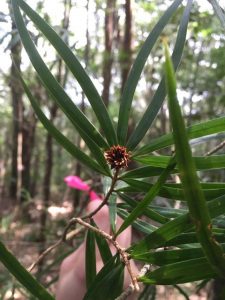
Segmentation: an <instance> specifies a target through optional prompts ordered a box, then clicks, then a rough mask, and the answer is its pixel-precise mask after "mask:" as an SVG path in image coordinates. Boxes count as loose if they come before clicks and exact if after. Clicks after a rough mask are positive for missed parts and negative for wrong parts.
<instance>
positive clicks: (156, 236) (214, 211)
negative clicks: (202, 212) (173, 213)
mask: <svg viewBox="0 0 225 300" xmlns="http://www.w3.org/2000/svg"><path fill="white" fill-rule="evenodd" d="M224 200H225V195H224V196H221V197H219V198H217V199H214V200H212V201H210V202H208V203H207V206H208V210H209V212H210V216H211V218H216V217H217V216H220V215H222V214H224V213H225V201H224ZM191 228H193V223H192V222H191V219H190V215H189V213H186V214H184V215H181V216H179V217H177V218H176V219H174V220H171V221H169V222H167V223H166V224H164V225H162V226H161V227H160V228H158V229H157V230H155V231H154V232H152V233H151V234H149V235H148V236H146V237H145V238H144V239H143V240H141V241H140V242H138V243H137V244H134V245H132V246H131V247H130V248H129V252H130V253H131V256H132V255H136V254H139V253H142V252H147V251H148V250H150V249H155V248H158V247H164V246H168V245H169V244H168V242H169V241H170V240H172V239H175V238H176V237H177V236H178V235H180V234H183V233H184V232H186V231H187V230H189V229H191ZM196 241H197V240H196V234H195V242H196ZM179 244H180V241H179ZM173 245H174V244H173ZM175 245H176V244H175Z"/></svg>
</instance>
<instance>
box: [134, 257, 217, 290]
mask: <svg viewBox="0 0 225 300" xmlns="http://www.w3.org/2000/svg"><path fill="white" fill-rule="evenodd" d="M215 277H217V276H216V272H215V271H214V270H213V269H212V268H211V265H210V264H209V263H208V262H207V260H206V259H205V258H196V259H190V260H188V261H183V262H179V263H175V264H170V265H166V266H163V267H161V268H159V269H156V270H155V271H153V272H150V273H148V274H146V275H145V276H143V277H141V278H139V280H140V281H141V282H143V283H145V284H162V285H163V284H165V285H171V284H178V283H185V282H192V281H197V280H202V279H210V278H215Z"/></svg>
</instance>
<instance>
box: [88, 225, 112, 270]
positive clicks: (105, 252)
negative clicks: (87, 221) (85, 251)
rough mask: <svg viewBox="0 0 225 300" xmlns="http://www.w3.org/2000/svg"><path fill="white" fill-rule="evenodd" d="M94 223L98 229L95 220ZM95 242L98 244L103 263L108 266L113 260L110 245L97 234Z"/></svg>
mask: <svg viewBox="0 0 225 300" xmlns="http://www.w3.org/2000/svg"><path fill="white" fill-rule="evenodd" d="M92 222H93V224H94V226H95V227H97V225H96V224H95V223H94V221H93V220H92ZM95 240H96V242H97V245H98V249H99V252H100V255H101V258H102V261H103V263H104V264H106V263H107V262H108V261H109V260H110V259H111V258H112V253H111V250H110V248H109V245H108V243H107V241H106V239H104V238H103V237H102V236H101V235H99V234H98V233H97V232H96V233H95Z"/></svg>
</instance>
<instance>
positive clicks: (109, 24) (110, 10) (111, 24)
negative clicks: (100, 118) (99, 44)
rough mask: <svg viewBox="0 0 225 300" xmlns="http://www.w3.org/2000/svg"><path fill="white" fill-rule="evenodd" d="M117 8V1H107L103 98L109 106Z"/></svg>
mask: <svg viewBox="0 0 225 300" xmlns="http://www.w3.org/2000/svg"><path fill="white" fill-rule="evenodd" d="M115 7H116V0H107V4H106V11H105V52H104V61H103V92H102V98H103V101H104V103H105V105H106V106H107V107H108V105H109V94H110V84H111V79H112V74H111V73H112V63H113V55H112V44H113V38H114V32H115Z"/></svg>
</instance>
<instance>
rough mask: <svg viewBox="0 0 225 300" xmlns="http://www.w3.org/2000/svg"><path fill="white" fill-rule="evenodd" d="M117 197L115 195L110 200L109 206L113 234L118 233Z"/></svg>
mask: <svg viewBox="0 0 225 300" xmlns="http://www.w3.org/2000/svg"><path fill="white" fill-rule="evenodd" d="M116 200H117V195H116V194H115V193H113V194H112V195H111V196H110V197H109V200H108V206H109V220H110V225H111V229H112V232H113V234H114V233H115V232H116V217H117V207H116Z"/></svg>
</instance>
